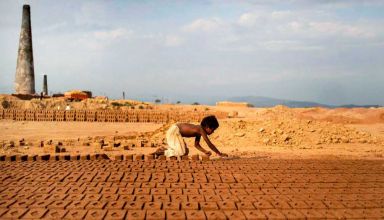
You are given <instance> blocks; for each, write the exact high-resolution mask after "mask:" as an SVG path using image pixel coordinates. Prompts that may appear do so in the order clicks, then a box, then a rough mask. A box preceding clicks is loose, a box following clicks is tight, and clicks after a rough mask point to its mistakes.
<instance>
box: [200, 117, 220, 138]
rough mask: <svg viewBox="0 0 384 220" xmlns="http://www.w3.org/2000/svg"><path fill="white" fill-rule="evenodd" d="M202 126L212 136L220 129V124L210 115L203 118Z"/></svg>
mask: <svg viewBox="0 0 384 220" xmlns="http://www.w3.org/2000/svg"><path fill="white" fill-rule="evenodd" d="M200 125H201V127H203V129H204V130H205V132H207V134H208V135H209V134H212V133H213V132H214V131H215V130H216V129H217V128H218V127H219V122H218V121H217V119H216V117H215V116H214V115H210V116H207V117H205V118H203V120H201V123H200Z"/></svg>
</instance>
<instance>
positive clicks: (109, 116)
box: [105, 110, 116, 122]
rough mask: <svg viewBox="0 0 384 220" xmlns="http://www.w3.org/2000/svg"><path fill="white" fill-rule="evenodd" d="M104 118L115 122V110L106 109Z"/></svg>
mask: <svg viewBox="0 0 384 220" xmlns="http://www.w3.org/2000/svg"><path fill="white" fill-rule="evenodd" d="M105 119H106V121H107V122H116V111H114V110H110V111H106V114H105Z"/></svg>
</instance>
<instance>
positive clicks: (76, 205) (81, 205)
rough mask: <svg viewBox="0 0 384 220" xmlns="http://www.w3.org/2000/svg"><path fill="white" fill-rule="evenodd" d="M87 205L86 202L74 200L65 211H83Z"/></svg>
mask: <svg viewBox="0 0 384 220" xmlns="http://www.w3.org/2000/svg"><path fill="white" fill-rule="evenodd" d="M88 203H89V201H88V200H75V201H72V202H71V204H69V205H68V206H67V209H69V210H74V209H85V207H86V206H87V205H88Z"/></svg>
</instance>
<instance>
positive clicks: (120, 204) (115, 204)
mask: <svg viewBox="0 0 384 220" xmlns="http://www.w3.org/2000/svg"><path fill="white" fill-rule="evenodd" d="M124 206H125V201H121V200H120V201H119V200H118V201H109V202H108V203H107V206H106V207H105V208H106V209H123V208H124Z"/></svg>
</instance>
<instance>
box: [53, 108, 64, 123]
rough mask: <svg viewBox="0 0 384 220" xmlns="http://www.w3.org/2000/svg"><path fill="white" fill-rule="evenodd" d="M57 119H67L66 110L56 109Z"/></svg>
mask: <svg viewBox="0 0 384 220" xmlns="http://www.w3.org/2000/svg"><path fill="white" fill-rule="evenodd" d="M55 119H56V121H65V111H59V110H58V111H55Z"/></svg>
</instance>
